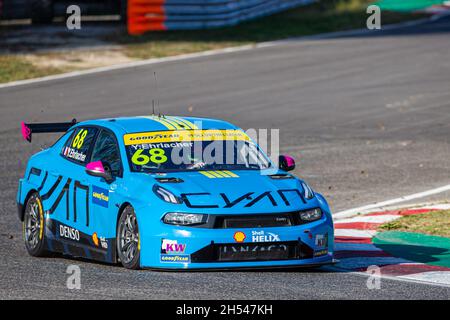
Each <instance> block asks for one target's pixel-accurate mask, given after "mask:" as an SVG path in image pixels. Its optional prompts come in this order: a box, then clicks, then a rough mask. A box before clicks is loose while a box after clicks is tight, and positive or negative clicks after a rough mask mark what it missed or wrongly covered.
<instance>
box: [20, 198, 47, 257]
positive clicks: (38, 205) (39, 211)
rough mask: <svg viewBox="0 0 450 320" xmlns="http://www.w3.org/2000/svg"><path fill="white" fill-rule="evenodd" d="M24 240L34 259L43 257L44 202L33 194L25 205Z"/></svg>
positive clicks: (44, 253) (44, 251) (44, 252)
mask: <svg viewBox="0 0 450 320" xmlns="http://www.w3.org/2000/svg"><path fill="white" fill-rule="evenodd" d="M23 239H24V241H25V247H26V248H27V251H28V253H29V254H30V255H32V256H33V257H43V256H45V255H46V254H47V251H46V250H45V219H44V209H43V207H42V200H41V198H39V195H38V193H37V192H36V193H33V194H32V195H31V196H30V197H29V198H28V200H27V202H26V204H25V211H24V215H23Z"/></svg>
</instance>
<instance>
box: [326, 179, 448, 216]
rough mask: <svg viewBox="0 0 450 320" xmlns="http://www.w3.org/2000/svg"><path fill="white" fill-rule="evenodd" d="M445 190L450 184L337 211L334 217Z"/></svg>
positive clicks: (362, 211)
mask: <svg viewBox="0 0 450 320" xmlns="http://www.w3.org/2000/svg"><path fill="white" fill-rule="evenodd" d="M445 191H450V184H448V185H446V186H443V187H439V188H436V189H431V190H427V191H424V192H419V193H414V194H411V195H407V196H403V197H400V198H395V199H391V200H387V201H382V202H376V203H374V204H369V205H366V206H362V207H358V208H353V209H349V210H344V211H341V212H337V213H335V214H333V218H335V219H342V218H348V217H352V216H354V215H356V214H358V213H364V212H365V211H368V210H372V209H378V208H381V207H386V206H389V205H393V204H397V203H400V202H406V201H410V200H414V199H417V198H423V197H427V196H431V195H433V194H437V193H441V192H445Z"/></svg>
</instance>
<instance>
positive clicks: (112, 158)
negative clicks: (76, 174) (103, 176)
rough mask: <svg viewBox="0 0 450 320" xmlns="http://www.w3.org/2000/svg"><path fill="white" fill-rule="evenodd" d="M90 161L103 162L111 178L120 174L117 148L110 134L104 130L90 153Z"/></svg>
mask: <svg viewBox="0 0 450 320" xmlns="http://www.w3.org/2000/svg"><path fill="white" fill-rule="evenodd" d="M91 161H92V162H93V161H103V162H104V163H105V164H106V166H107V167H109V169H110V170H111V173H112V174H113V176H119V175H120V174H121V168H122V166H121V161H120V152H119V147H118V145H117V141H116V139H115V138H114V136H113V134H112V133H110V132H108V131H106V130H102V131H101V132H100V134H99V135H98V138H97V141H96V142H95V146H94V150H93V151H92V157H91Z"/></svg>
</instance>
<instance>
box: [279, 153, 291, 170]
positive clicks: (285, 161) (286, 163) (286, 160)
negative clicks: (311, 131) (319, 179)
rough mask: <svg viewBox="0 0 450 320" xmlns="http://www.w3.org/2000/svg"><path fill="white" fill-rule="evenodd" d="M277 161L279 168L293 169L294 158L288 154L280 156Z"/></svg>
mask: <svg viewBox="0 0 450 320" xmlns="http://www.w3.org/2000/svg"><path fill="white" fill-rule="evenodd" d="M278 163H279V168H280V169H281V170H284V171H292V170H294V169H295V160H294V158H292V157H290V156H280V157H279V158H278Z"/></svg>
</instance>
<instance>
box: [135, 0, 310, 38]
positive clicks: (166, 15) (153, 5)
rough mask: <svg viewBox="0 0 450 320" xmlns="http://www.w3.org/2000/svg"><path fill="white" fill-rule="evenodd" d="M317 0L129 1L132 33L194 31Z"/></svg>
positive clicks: (234, 22) (221, 25)
mask: <svg viewBox="0 0 450 320" xmlns="http://www.w3.org/2000/svg"><path fill="white" fill-rule="evenodd" d="M315 1H316V0H128V32H129V33H130V34H142V33H144V32H147V31H153V30H192V29H207V28H217V27H225V26H233V25H236V24H238V23H240V22H242V21H246V20H250V19H254V18H257V17H261V16H265V15H270V14H273V13H277V12H280V11H283V10H286V9H290V8H294V7H297V6H301V5H306V4H310V3H312V2H315Z"/></svg>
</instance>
